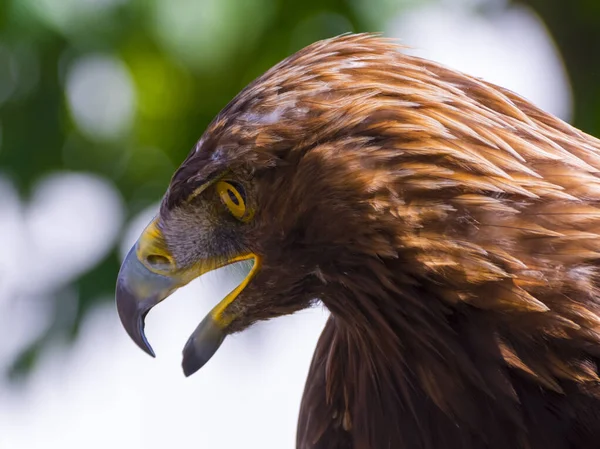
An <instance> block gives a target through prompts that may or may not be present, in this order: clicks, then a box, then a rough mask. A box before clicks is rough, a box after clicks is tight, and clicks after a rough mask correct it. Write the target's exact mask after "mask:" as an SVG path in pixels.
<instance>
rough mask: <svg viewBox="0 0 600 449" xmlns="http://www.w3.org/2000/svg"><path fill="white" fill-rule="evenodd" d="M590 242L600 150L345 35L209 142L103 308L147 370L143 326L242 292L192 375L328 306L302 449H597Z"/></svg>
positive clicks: (524, 107) (532, 111) (594, 282)
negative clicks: (217, 283)
mask: <svg viewBox="0 0 600 449" xmlns="http://www.w3.org/2000/svg"><path fill="white" fill-rule="evenodd" d="M599 232H600V141H599V140H597V139H596V138H594V137H592V136H589V135H587V134H585V133H584V132H582V131H580V130H578V129H576V128H574V127H572V126H570V125H569V124H567V123H565V122H563V121H561V120H560V119H558V118H556V117H554V116H552V115H551V114H548V113H546V112H544V111H542V110H540V109H538V108H537V107H535V106H534V105H533V104H532V103H530V102H529V101H527V100H525V99H524V98H522V97H520V96H518V95H516V94H515V93H513V92H510V91H509V90H507V89H504V88H502V87H498V86H496V85H493V84H490V83H488V82H486V81H483V80H481V79H478V78H475V77H472V76H469V75H466V74H463V73H459V72H457V71H454V70H452V69H449V68H446V67H444V66H442V65H439V64H437V63H435V62H431V61H428V60H424V59H420V58H417V57H414V56H410V55H407V54H405V52H404V50H403V48H402V47H400V46H399V45H398V44H396V43H395V41H393V40H391V39H387V38H384V37H382V36H380V35H373V34H350V35H342V36H338V37H335V38H331V39H328V40H324V41H320V42H317V43H314V44H312V45H310V46H308V47H306V48H304V49H302V50H300V51H299V52H297V53H296V54H294V55H292V56H290V57H288V58H287V59H285V60H283V61H282V62H280V63H279V64H277V65H275V66H274V67H273V68H272V69H270V70H269V71H267V72H266V73H265V74H264V75H262V76H260V77H259V78H257V79H256V80H255V81H253V82H252V83H251V84H249V85H248V86H247V87H246V88H244V89H243V90H242V91H241V92H240V93H239V94H238V95H237V96H236V97H235V98H234V99H233V100H232V101H231V102H230V103H229V104H228V105H227V106H226V107H225V108H224V109H223V110H222V111H221V112H220V113H219V114H218V115H217V116H216V118H215V119H214V120H213V121H212V122H211V124H210V125H208V127H207V128H206V130H205V132H204V133H203V135H202V136H201V138H200V140H199V141H198V142H197V144H196V145H195V146H194V148H193V149H192V150H191V152H190V153H189V155H188V156H187V158H186V159H185V161H184V162H183V163H182V165H181V166H180V167H179V169H178V170H177V171H176V172H175V174H174V175H173V177H172V180H171V182H170V185H169V187H168V189H167V191H166V194H165V195H164V197H163V199H162V202H161V205H160V209H159V212H158V213H157V215H156V217H155V218H154V219H153V221H152V222H151V223H150V224H149V225H148V227H147V228H146V229H145V230H144V231H143V233H142V234H141V236H140V237H139V239H138V241H137V242H136V243H135V245H134V246H133V247H132V249H131V250H130V252H129V254H128V255H127V256H126V258H125V259H124V262H123V264H122V267H121V270H120V272H119V274H118V278H117V286H116V304H117V310H118V313H119V316H120V319H121V321H122V324H123V325H124V328H125V329H126V331H127V332H128V334H129V335H130V336H131V338H132V339H133V340H134V341H135V342H136V343H137V344H138V345H139V346H140V347H141V348H142V349H143V350H144V351H146V352H148V353H149V354H151V355H154V354H153V352H152V349H151V347H150V345H149V344H148V341H147V340H146V337H145V336H144V317H145V316H146V314H147V313H148V311H149V310H150V309H151V308H152V307H153V306H154V305H156V304H157V303H159V302H160V301H162V300H163V299H165V298H166V297H167V296H169V294H170V293H172V292H173V291H174V290H176V289H177V288H179V287H182V286H184V285H185V284H187V283H188V282H190V281H191V280H192V279H194V278H197V277H198V276H201V275H202V274H204V273H206V272H208V271H211V270H215V269H217V268H220V267H224V266H229V265H231V266H232V267H235V269H236V270H237V271H238V272H240V273H242V275H243V280H242V281H241V282H240V284H239V285H238V286H237V287H236V288H235V289H234V290H232V291H231V292H230V293H229V294H227V296H226V297H225V298H224V299H222V300H221V301H220V302H219V303H218V304H217V305H216V306H215V307H214V308H213V309H212V310H211V311H210V312H209V313H208V315H207V316H206V318H204V319H203V320H202V322H201V323H200V324H199V325H198V327H197V328H196V330H195V331H194V332H193V334H192V335H191V337H190V338H189V340H188V342H187V343H186V345H185V347H184V350H183V370H184V373H185V375H186V376H189V375H191V374H193V373H194V372H196V371H197V370H198V369H200V368H201V367H202V366H203V365H204V364H205V363H206V362H207V361H208V360H209V359H210V358H211V357H212V356H213V354H214V353H215V352H216V351H217V349H218V348H219V346H220V345H221V343H222V342H223V340H224V339H225V337H226V336H227V335H230V334H234V333H237V332H241V331H243V330H244V329H246V328H248V327H249V326H251V325H253V324H254V323H256V322H259V321H262V320H268V319H271V318H275V317H278V316H281V315H286V314H291V313H293V312H296V311H298V310H300V309H303V308H306V307H310V306H312V305H314V304H323V305H324V306H325V307H326V308H327V309H328V311H329V312H330V317H329V318H328V321H327V323H326V325H325V328H324V330H323V333H322V335H321V337H320V339H319V341H318V344H317V347H316V350H315V353H314V356H313V360H312V363H311V366H310V369H309V374H308V378H307V381H306V386H305V391H304V396H303V399H302V403H301V407H300V416H299V421H298V430H297V437H296V442H297V447H298V448H299V449H396V448H397V449H404V448H406V449H508V448H511V449H575V448H577V449H596V448H599V447H600V377H599V374H598V362H599V361H600V235H599ZM213 363H214V362H213ZM267 425H268V423H265V427H266V426H267ZM265 430H266V429H265ZM255 444H256V445H258V444H259V443H258V442H255Z"/></svg>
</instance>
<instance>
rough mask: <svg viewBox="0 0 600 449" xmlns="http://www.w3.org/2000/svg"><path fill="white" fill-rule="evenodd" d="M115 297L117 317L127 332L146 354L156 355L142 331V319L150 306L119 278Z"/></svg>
mask: <svg viewBox="0 0 600 449" xmlns="http://www.w3.org/2000/svg"><path fill="white" fill-rule="evenodd" d="M116 298H117V311H118V313H119V318H120V319H121V323H122V324H123V327H124V328H125V330H126V331H127V334H128V335H129V336H130V337H131V339H132V340H133V341H134V342H135V343H136V344H137V345H138V346H139V347H140V349H142V350H143V351H144V352H145V353H146V354H148V355H150V356H151V357H156V355H155V354H154V350H153V349H152V346H150V343H148V340H147V339H146V335H145V333H144V319H145V318H146V315H147V314H148V312H149V311H150V308H151V307H148V306H146V305H144V302H140V301H139V298H136V297H135V295H134V294H132V293H131V292H130V291H129V290H128V289H127V287H126V286H125V285H123V283H122V282H121V280H120V279H119V281H118V282H117V292H116Z"/></svg>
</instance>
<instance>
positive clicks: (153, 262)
mask: <svg viewBox="0 0 600 449" xmlns="http://www.w3.org/2000/svg"><path fill="white" fill-rule="evenodd" d="M146 263H147V264H148V266H149V267H150V268H154V269H157V270H168V269H169V268H170V267H171V260H170V259H169V258H168V257H165V256H162V255H160V254H149V255H147V256H146Z"/></svg>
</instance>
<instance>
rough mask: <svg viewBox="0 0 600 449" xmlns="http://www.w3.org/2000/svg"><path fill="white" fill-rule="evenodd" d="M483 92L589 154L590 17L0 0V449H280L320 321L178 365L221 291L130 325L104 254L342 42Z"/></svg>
mask: <svg viewBox="0 0 600 449" xmlns="http://www.w3.org/2000/svg"><path fill="white" fill-rule="evenodd" d="M348 31H354V32H361V31H383V32H384V34H385V35H387V36H391V37H397V38H399V39H400V41H401V42H402V43H404V44H405V45H408V46H410V47H412V50H410V51H411V52H413V53H416V54H418V55H421V56H425V57H428V58H430V59H434V60H437V61H440V62H442V63H445V64H447V65H450V66H452V67H455V68H458V69H460V70H463V71H466V72H468V73H471V74H474V75H477V76H481V77H483V78H485V79H487V80H489V81H492V82H495V83H498V84H502V85H504V86H506V87H508V88H511V89H512V90H514V91H516V92H518V93H520V94H522V95H523V96H525V97H527V98H529V99H530V100H532V101H533V102H534V103H536V104H537V105H539V106H541V107H542V108H544V109H546V110H548V111H550V112H552V113H554V114H557V115H558V116H560V117H561V118H563V119H565V120H568V121H570V122H572V123H574V124H575V125H576V126H578V127H580V128H581V129H583V130H585V131H586V132H589V133H591V134H595V135H598V136H600V57H599V55H600V2H599V1H598V0H570V1H564V0H515V1H508V0H423V1H417V0H302V1H299V0H296V1H294V0H1V1H0V448H1V449H36V448H42V447H43V448H47V449H51V448H61V449H69V448H77V449H79V448H81V447H85V448H88V449H92V448H103V449H104V448H107V447H112V448H127V449H137V448H139V449H142V448H143V449H153V448H164V447H173V448H188V447H189V448H201V447H207V448H238V447H261V448H265V449H269V448H275V449H285V448H290V449H291V448H292V447H293V445H294V438H295V424H296V415H297V412H298V407H299V401H300V397H301V393H302V387H303V382H304V378H305V376H306V372H307V369H308V364H309V360H310V357H311V354H312V350H313V348H314V345H315V342H316V339H317V336H318V334H319V332H320V330H321V328H322V326H323V324H324V321H325V318H326V311H324V310H321V309H318V308H317V309H314V310H309V311H306V312H303V313H299V314H297V315H295V316H293V317H286V318H282V319H279V320H275V321H274V322H272V323H265V324H261V325H258V326H256V327H254V328H253V329H251V330H250V331H248V332H247V333H245V334H243V335H240V336H236V337H235V338H230V339H228V340H227V341H226V343H225V345H224V347H223V348H222V349H221V350H220V351H219V353H218V354H217V355H216V356H215V357H214V358H213V360H211V362H210V363H209V364H208V365H207V366H206V367H205V368H204V369H203V370H201V371H200V372H199V373H197V374H196V375H195V376H193V377H192V378H190V379H185V378H184V377H183V374H182V372H181V369H180V366H179V363H180V351H181V349H182V347H183V344H184V343H185V341H186V339H187V337H188V335H189V334H190V333H191V331H192V330H193V329H194V328H195V326H196V324H197V323H198V322H199V320H200V319H201V318H202V317H203V315H204V314H205V313H206V312H207V311H208V310H209V309H210V308H211V307H212V305H214V304H215V303H216V302H217V301H218V300H220V299H221V298H222V297H223V296H224V295H225V294H226V292H227V291H229V289H230V288H231V285H230V284H231V280H229V279H227V278H226V277H224V276H223V275H220V274H219V273H218V272H217V273H209V274H208V275H206V276H204V277H203V278H201V279H200V280H198V281H196V282H194V283H193V284H191V285H190V286H189V287H188V288H186V289H184V290H182V291H180V292H177V293H176V294H175V295H174V296H173V297H172V298H171V299H170V300H168V301H166V302H165V303H163V304H161V305H160V306H159V307H157V308H156V309H155V311H154V312H153V313H152V314H151V315H150V316H149V317H148V320H147V330H148V335H149V338H150V340H151V342H152V343H153V345H154V348H155V349H156V351H157V354H158V358H157V359H156V360H152V359H150V358H149V357H148V356H146V355H145V354H143V353H142V352H141V351H140V350H139V349H138V348H137V347H136V346H135V345H134V344H133V343H132V342H131V341H129V339H128V337H127V336H126V334H125V332H124V331H123V330H122V329H121V327H120V324H119V322H118V318H117V315H116V311H115V308H114V305H113V289H114V283H115V277H116V273H117V271H118V267H119V264H120V261H121V259H122V257H123V255H124V252H125V251H126V249H127V248H128V247H129V245H130V244H131V243H132V242H133V241H134V240H135V238H136V235H137V234H138V233H139V231H140V230H141V229H142V228H143V227H144V225H145V224H146V223H147V222H148V221H149V220H150V218H151V217H152V215H153V214H154V211H155V210H156V207H157V202H158V201H159V200H160V197H161V195H162V193H163V192H164V190H165V188H166V186H167V184H168V182H169V178H170V176H171V174H172V173H173V171H174V170H175V168H176V167H177V165H178V164H179V163H180V162H181V161H182V160H183V158H184V157H185V155H186V154H187V152H188V151H189V149H190V148H191V147H192V146H193V145H194V143H195V141H196V140H197V139H198V138H199V137H200V135H201V134H202V132H203V130H204V128H205V126H206V125H207V124H208V122H209V121H210V120H211V118H212V117H213V116H214V115H215V114H216V113H217V112H218V111H219V110H220V109H221V108H222V107H223V106H224V105H225V104H226V103H227V102H228V101H229V100H230V99H231V98H232V97H233V96H234V95H235V94H236V93H237V92H238V91H239V90H240V89H241V88H242V87H243V86H245V85H246V84H247V83H248V82H249V81H251V80H252V79H253V78H254V77H256V76H258V75H259V74H261V73H262V72H263V71H265V70H266V69H268V68H269V67H270V66H272V65H273V64H274V63H275V62H277V61H279V60H281V59H282V58H284V57H286V56H287V55H289V54H291V53H293V52H294V51H296V50H298V49H300V48H301V47H303V46H305V45H307V44H309V43H311V42H313V41H315V40H318V39H322V38H326V37H330V36H334V35H337V34H340V33H343V32H348Z"/></svg>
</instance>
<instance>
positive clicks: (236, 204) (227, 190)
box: [216, 181, 250, 221]
mask: <svg viewBox="0 0 600 449" xmlns="http://www.w3.org/2000/svg"><path fill="white" fill-rule="evenodd" d="M216 189H217V193H218V194H219V196H220V197H221V201H223V204H225V206H227V209H229V212H231V215H233V216H234V217H235V218H237V219H238V220H241V221H248V220H249V219H250V216H249V215H250V214H249V213H248V211H247V208H246V202H245V201H244V197H243V196H242V193H241V192H240V191H239V190H238V189H237V188H236V187H235V186H234V185H233V184H232V183H230V182H227V181H218V182H217V185H216Z"/></svg>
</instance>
